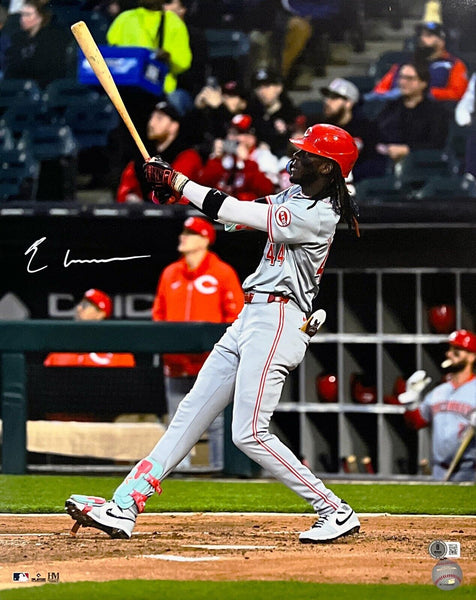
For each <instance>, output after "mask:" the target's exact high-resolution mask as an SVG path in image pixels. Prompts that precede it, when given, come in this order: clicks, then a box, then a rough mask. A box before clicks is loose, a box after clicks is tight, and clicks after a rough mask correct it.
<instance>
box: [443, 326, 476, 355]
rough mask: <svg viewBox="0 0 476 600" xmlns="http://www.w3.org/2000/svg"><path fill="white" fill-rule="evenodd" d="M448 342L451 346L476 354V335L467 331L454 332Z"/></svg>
mask: <svg viewBox="0 0 476 600" xmlns="http://www.w3.org/2000/svg"><path fill="white" fill-rule="evenodd" d="M448 342H449V344H450V345H451V346H456V347H457V348H463V350H467V351H468V352H475V353H476V334H474V333H472V332H471V331H467V330H466V329H459V330H458V331H453V333H451V334H450V336H449V338H448Z"/></svg>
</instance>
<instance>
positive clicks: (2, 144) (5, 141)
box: [0, 125, 15, 150]
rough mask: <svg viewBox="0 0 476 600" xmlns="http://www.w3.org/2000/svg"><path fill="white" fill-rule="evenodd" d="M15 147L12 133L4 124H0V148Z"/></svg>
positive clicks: (10, 148) (9, 148) (11, 148)
mask: <svg viewBox="0 0 476 600" xmlns="http://www.w3.org/2000/svg"><path fill="white" fill-rule="evenodd" d="M14 148H15V139H14V137H13V133H12V132H11V130H10V129H9V128H8V127H7V126H6V125H2V126H0V150H13V149H14Z"/></svg>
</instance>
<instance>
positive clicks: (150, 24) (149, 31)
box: [107, 8, 192, 93]
mask: <svg viewBox="0 0 476 600" xmlns="http://www.w3.org/2000/svg"><path fill="white" fill-rule="evenodd" d="M163 14H164V15H165V21H164V29H163V44H162V49H163V50H165V51H167V52H168V53H169V54H170V63H169V69H170V71H169V73H168V74H167V75H166V77H165V82H164V92H166V93H170V92H173V91H174V90H175V88H176V87H177V75H178V74H179V73H182V72H183V71H186V70H187V69H189V68H190V65H191V64H192V51H191V50H190V43H189V37H188V30H187V26H186V25H185V23H184V22H183V21H182V19H181V18H180V17H179V16H177V15H176V14H175V13H174V12H171V11H165V12H164V13H163V12H162V11H159V10H148V9H146V8H134V9H132V10H125V11H124V12H122V13H120V14H119V15H117V17H116V18H115V19H114V21H113V22H112V23H111V26H110V27H109V29H108V31H107V42H108V44H109V45H110V46H135V47H140V48H150V49H151V50H157V49H158V37H157V32H158V30H159V25H160V21H161V18H162V15H163Z"/></svg>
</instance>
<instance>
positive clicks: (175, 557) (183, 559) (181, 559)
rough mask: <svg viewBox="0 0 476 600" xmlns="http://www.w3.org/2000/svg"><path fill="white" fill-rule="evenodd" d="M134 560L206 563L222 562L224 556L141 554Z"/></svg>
mask: <svg viewBox="0 0 476 600" xmlns="http://www.w3.org/2000/svg"><path fill="white" fill-rule="evenodd" d="M136 558H153V559H155V560H169V561H173V562H207V561H211V560H223V559H224V558H225V557H224V556H180V555H178V554H141V555H139V556H136Z"/></svg>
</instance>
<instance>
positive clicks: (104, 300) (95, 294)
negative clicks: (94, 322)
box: [83, 288, 112, 319]
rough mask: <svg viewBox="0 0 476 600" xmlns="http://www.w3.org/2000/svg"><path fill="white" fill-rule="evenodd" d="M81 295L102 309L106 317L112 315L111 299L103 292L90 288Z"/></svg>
mask: <svg viewBox="0 0 476 600" xmlns="http://www.w3.org/2000/svg"><path fill="white" fill-rule="evenodd" d="M83 297H84V298H86V300H89V302H91V304H94V305H95V306H97V307H98V308H99V309H101V310H103V311H104V312H105V313H106V319H108V318H109V317H110V316H111V315H112V300H111V298H110V297H109V296H108V295H107V294H106V293H105V292H102V291H101V290H96V289H94V288H92V289H90V290H87V292H84V296H83Z"/></svg>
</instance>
